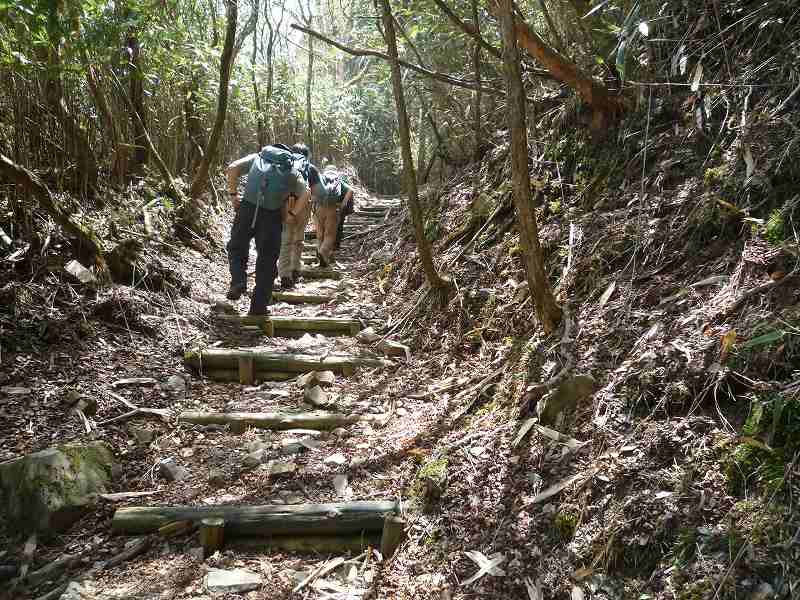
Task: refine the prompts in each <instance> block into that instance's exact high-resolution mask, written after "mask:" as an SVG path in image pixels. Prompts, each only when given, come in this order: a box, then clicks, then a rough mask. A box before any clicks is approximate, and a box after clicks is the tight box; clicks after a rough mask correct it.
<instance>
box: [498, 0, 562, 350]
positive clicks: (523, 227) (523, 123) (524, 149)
mask: <svg viewBox="0 0 800 600" xmlns="http://www.w3.org/2000/svg"><path fill="white" fill-rule="evenodd" d="M500 1H501V5H500V6H501V7H500V22H501V23H502V31H503V62H504V63H505V71H506V83H507V86H508V125H509V127H510V129H511V166H512V185H513V190H514V194H513V196H514V206H515V207H516V210H517V227H518V228H519V235H520V241H521V243H522V250H523V253H524V254H523V257H524V260H525V272H526V275H527V279H528V287H529V289H530V291H531V296H532V297H533V301H534V305H535V308H536V316H537V317H538V319H539V323H541V325H542V328H543V329H544V331H545V333H546V334H548V335H549V334H550V333H552V332H553V331H554V330H555V328H556V327H557V326H558V322H559V320H560V319H561V309H560V308H559V306H558V305H557V304H556V301H555V298H554V297H553V290H552V289H551V287H550V282H548V281H547V275H546V274H545V271H544V260H543V258H542V251H541V248H540V247H539V231H538V228H537V225H536V212H535V211H534V210H533V198H532V196H531V181H530V173H529V172H528V129H527V119H526V114H525V90H524V89H523V87H522V72H521V69H520V65H519V52H518V50H517V36H516V35H515V27H514V16H513V12H512V11H513V10H514V8H513V7H514V2H513V0H500Z"/></svg>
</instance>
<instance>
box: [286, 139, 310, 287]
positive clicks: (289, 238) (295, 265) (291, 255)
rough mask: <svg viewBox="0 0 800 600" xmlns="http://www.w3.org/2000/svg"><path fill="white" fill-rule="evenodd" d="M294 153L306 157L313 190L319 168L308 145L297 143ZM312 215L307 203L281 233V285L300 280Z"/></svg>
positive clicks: (306, 176) (291, 283)
mask: <svg viewBox="0 0 800 600" xmlns="http://www.w3.org/2000/svg"><path fill="white" fill-rule="evenodd" d="M291 150H292V152H293V153H294V154H300V155H302V156H304V157H305V158H306V162H305V166H306V169H305V170H304V172H302V173H301V174H302V175H303V177H304V179H305V181H306V185H307V186H308V187H309V188H310V189H311V190H312V193H313V190H314V186H315V185H318V184H319V170H317V167H315V166H314V165H313V164H312V163H311V162H310V160H309V159H310V156H311V153H310V152H309V149H308V146H306V145H305V144H302V143H297V144H295V145H294V146H292V148H291ZM310 217H311V205H310V204H308V205H306V207H305V209H304V210H303V211H299V212H298V213H297V220H296V221H295V222H294V223H293V224H288V225H286V226H285V227H284V228H283V234H282V235H281V255H280V258H279V259H278V275H279V276H280V278H281V287H282V288H284V289H291V288H293V287H294V286H295V285H296V284H297V282H298V281H299V280H300V267H301V265H302V263H301V260H302V255H303V242H304V241H305V234H306V225H307V224H308V219H309V218H310Z"/></svg>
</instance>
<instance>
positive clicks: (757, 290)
mask: <svg viewBox="0 0 800 600" xmlns="http://www.w3.org/2000/svg"><path fill="white" fill-rule="evenodd" d="M797 274H798V270H797V269H795V270H794V271H792V272H791V273H789V274H787V275H785V276H784V277H782V278H781V279H778V280H777V281H768V282H766V283H762V284H761V285H758V286H756V287H754V288H753V289H751V290H748V291H746V292H744V293H743V294H742V295H741V296H739V298H737V299H736V301H735V302H734V303H733V304H731V305H730V306H729V307H728V309H727V310H725V312H724V313H722V315H721V318H723V319H725V318H727V317H729V316H731V315H732V314H733V313H735V312H736V311H737V310H739V308H741V306H742V304H744V303H745V302H747V301H748V300H749V299H750V298H752V297H754V296H757V295H759V294H763V293H765V292H769V291H771V290H773V289H775V288H777V287H780V286H782V285H783V284H784V283H786V282H787V281H789V280H790V279H794V278H795V277H796V276H797Z"/></svg>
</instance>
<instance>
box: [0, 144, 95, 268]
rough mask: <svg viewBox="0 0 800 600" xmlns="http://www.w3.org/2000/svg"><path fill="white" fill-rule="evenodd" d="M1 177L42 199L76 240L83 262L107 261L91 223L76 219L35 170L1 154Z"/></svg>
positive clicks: (40, 202) (51, 214) (44, 205)
mask: <svg viewBox="0 0 800 600" xmlns="http://www.w3.org/2000/svg"><path fill="white" fill-rule="evenodd" d="M0 176H2V178H3V179H4V180H6V181H9V182H11V183H15V184H17V185H19V186H20V187H22V188H23V189H24V190H25V191H26V192H27V193H28V194H30V195H32V196H34V197H35V198H37V199H38V200H39V204H40V205H41V206H42V207H43V208H44V209H45V210H46V211H47V213H48V214H49V215H50V216H51V217H53V220H54V221H55V222H56V223H58V224H59V225H61V226H62V227H63V228H64V231H66V232H67V234H69V235H71V236H72V237H74V238H75V239H76V240H77V242H78V244H77V246H78V247H77V248H76V251H77V252H76V253H77V255H78V257H79V259H80V260H81V261H83V262H86V263H90V262H94V263H95V264H96V265H98V266H100V265H102V264H104V263H103V243H102V242H101V241H100V238H99V237H98V236H97V234H95V233H94V231H92V230H91V228H89V227H88V226H85V225H82V224H81V223H78V222H77V221H75V220H73V218H72V216H71V215H70V214H69V213H68V212H66V211H65V210H64V209H63V208H62V207H61V206H60V205H59V203H58V200H56V198H55V197H54V196H53V195H52V194H51V193H50V190H49V189H48V188H47V186H46V185H44V183H42V182H41V180H40V179H39V177H38V176H37V175H36V174H35V173H33V172H31V171H28V170H27V169H25V168H24V167H21V166H19V165H17V164H16V163H14V162H13V161H12V160H11V159H10V158H7V157H6V156H3V155H1V154H0Z"/></svg>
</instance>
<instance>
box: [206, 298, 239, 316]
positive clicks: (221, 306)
mask: <svg viewBox="0 0 800 600" xmlns="http://www.w3.org/2000/svg"><path fill="white" fill-rule="evenodd" d="M211 312H213V313H216V314H218V315H238V314H239V312H238V311H237V310H236V308H235V307H234V306H233V305H232V304H230V303H229V302H221V301H219V302H215V303H214V304H213V305H212V306H211Z"/></svg>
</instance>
